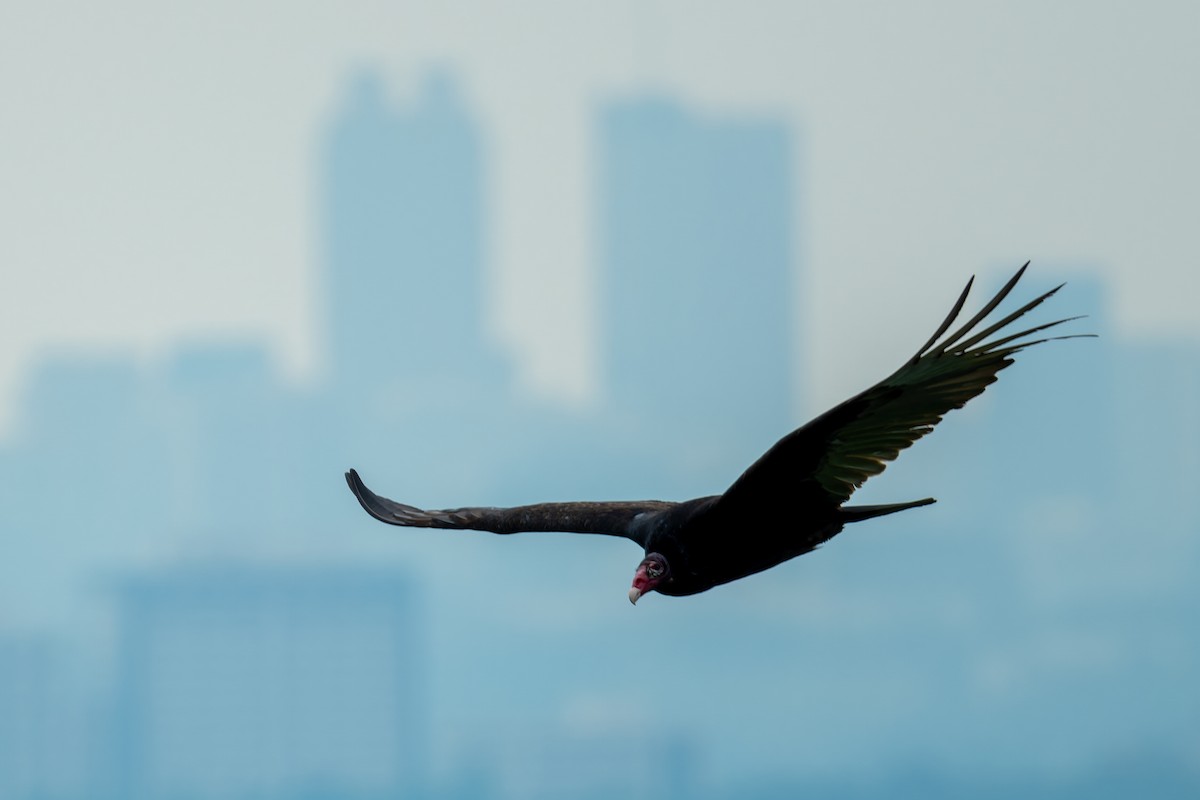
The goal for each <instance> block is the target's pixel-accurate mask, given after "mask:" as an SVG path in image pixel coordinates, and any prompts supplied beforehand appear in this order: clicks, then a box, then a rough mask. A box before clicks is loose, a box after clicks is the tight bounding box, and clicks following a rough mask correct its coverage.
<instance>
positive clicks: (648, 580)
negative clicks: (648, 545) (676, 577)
mask: <svg viewBox="0 0 1200 800" xmlns="http://www.w3.org/2000/svg"><path fill="white" fill-rule="evenodd" d="M670 577H671V565H670V564H668V563H667V560H666V559H665V558H663V557H662V556H661V555H660V554H658V553H651V554H650V555H648V556H646V557H645V558H643V559H642V563H640V564H638V568H637V572H636V573H634V575H633V586H631V587H630V589H629V602H631V603H633V604H634V605H637V601H638V598H639V597H641V596H642V595H644V594H645V593H646V592H650V591H653V590H654V588H655V587H656V586H658V585H659V584H660V583H662V582H663V581H665V580H667V579H668V578H670Z"/></svg>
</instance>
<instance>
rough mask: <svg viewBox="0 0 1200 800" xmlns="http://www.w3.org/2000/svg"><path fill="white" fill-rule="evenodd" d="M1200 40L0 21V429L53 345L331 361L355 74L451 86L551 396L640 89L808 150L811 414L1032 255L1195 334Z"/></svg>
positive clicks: (719, 25)
mask: <svg viewBox="0 0 1200 800" xmlns="http://www.w3.org/2000/svg"><path fill="white" fill-rule="evenodd" d="M1197 30H1200V7H1198V6H1197V5H1196V4H1194V3H1190V2H1152V3H1142V4H1137V5H1136V6H1134V5H1132V4H1118V3H1085V2H1072V3H1067V2H1060V3H1054V4H1046V3H1039V2H1025V3H1014V2H998V3H956V2H933V3H929V2H923V3H902V4H896V3H885V2H864V3H796V2H757V3H752V4H747V3H741V2H732V1H730V2H706V3H695V2H665V1H664V2H656V3H632V2H624V3H607V4H606V3H586V2H569V3H568V2H558V1H552V0H534V1H532V2H503V3H500V2H496V3H491V2H473V3H468V2H461V1H460V2H438V3H432V2H429V3H413V2H407V3H399V2H398V3H385V2H344V3H337V4H333V3H313V2H299V3H297V2H262V3H254V4H245V3H234V2H228V1H227V0H214V1H213V2H208V3H203V4H200V3H192V4H176V3H172V4H163V3H157V2H148V1H147V0H113V1H112V2H108V3H103V4H95V3H83V2H74V3H47V4H37V5H34V4H23V3H12V2H10V3H6V4H4V5H3V6H0V97H2V98H3V102H4V111H3V124H2V125H0V219H3V220H4V225H3V228H2V230H3V233H2V234H0V269H2V270H3V274H4V279H5V280H4V290H3V292H0V419H3V420H5V421H6V423H7V424H9V425H11V422H12V420H11V419H9V415H10V414H11V413H12V410H13V408H14V405H13V392H14V391H15V390H16V389H17V387H18V385H19V377H20V375H21V371H22V369H23V368H24V367H25V366H26V365H28V364H29V363H30V361H31V359H33V358H35V357H36V356H37V355H38V354H39V353H40V352H43V351H45V350H46V349H47V348H56V349H57V348H64V347H71V348H75V347H86V348H88V349H91V350H105V349H112V348H126V347H135V348H137V349H138V350H139V351H140V352H143V353H145V354H155V353H159V352H162V351H163V350H164V349H165V348H166V347H168V346H169V345H170V344H171V343H172V342H174V341H176V340H177V339H179V338H195V337H201V336H203V337H208V336H212V335H214V334H216V335H234V334H247V333H249V334H252V335H262V336H265V337H268V338H269V340H270V341H271V342H272V344H273V346H274V347H275V348H276V349H277V351H278V353H279V355H280V357H281V358H282V359H283V360H284V361H285V362H286V364H287V365H288V367H289V369H290V370H291V371H292V373H293V374H294V375H296V376H297V377H298V378H301V379H302V378H303V377H304V376H306V375H311V374H312V371H313V370H315V369H318V368H319V365H320V361H321V354H320V353H318V352H316V351H315V347H316V343H317V342H318V341H319V340H320V337H319V335H318V334H317V332H316V331H317V329H316V326H317V325H319V324H320V319H319V316H318V309H319V308H320V302H319V299H318V298H317V297H316V296H315V294H316V292H317V291H318V286H317V285H316V282H315V276H316V274H317V269H318V267H319V264H318V257H317V248H316V245H317V243H318V230H317V226H316V209H315V201H314V198H315V177H314V175H315V172H314V167H315V160H316V156H317V152H318V142H319V137H320V136H321V132H322V128H323V125H324V123H325V122H326V121H327V119H328V117H329V115H330V113H331V111H332V108H333V106H334V103H335V99H336V97H337V94H338V91H339V88H340V87H341V86H342V84H343V81H344V80H345V79H346V77H347V75H348V73H349V72H350V71H351V70H353V69H354V68H355V67H356V66H359V65H363V64H370V65H374V66H377V67H378V69H379V70H380V71H381V72H382V74H383V75H384V76H385V77H386V78H387V79H388V80H389V82H390V85H391V86H392V87H393V89H394V91H395V93H396V95H397V99H401V100H402V99H403V98H404V97H405V96H407V95H409V94H411V92H412V91H414V89H415V86H416V84H417V81H418V78H419V75H420V72H421V70H422V69H423V68H425V67H426V66H428V65H430V64H445V65H448V66H449V67H451V68H452V69H453V70H455V71H456V72H457V73H458V74H459V76H460V78H461V83H462V86H463V90H464V93H465V95H466V96H467V97H468V99H469V101H470V102H471V103H473V104H474V106H475V108H476V109H477V114H478V119H479V121H480V122H481V124H482V125H483V126H484V131H485V133H484V136H485V140H486V143H487V148H488V154H489V156H490V158H491V159H492V161H491V174H490V175H489V192H490V194H491V199H492V204H491V212H492V216H491V219H490V225H491V228H490V231H489V236H490V239H491V262H490V263H489V265H488V268H489V270H490V294H491V297H492V305H491V309H490V315H491V316H490V325H491V327H492V329H493V330H494V331H495V333H496V334H497V335H498V336H500V337H501V338H502V339H503V340H504V341H505V342H506V343H507V344H508V345H509V346H510V347H511V348H512V350H513V351H514V352H515V353H516V354H517V356H518V360H519V368H520V371H521V376H522V380H523V382H524V384H525V385H526V386H527V387H528V388H529V389H530V390H532V391H534V392H537V393H542V394H545V395H549V396H553V397H558V398H562V399H563V400H566V401H571V402H586V401H587V399H588V398H589V397H591V396H592V394H593V392H594V390H595V388H596V386H595V376H594V366H595V364H596V357H597V354H596V348H595V340H594V337H593V329H594V319H595V311H594V309H593V307H592V304H591V300H590V296H591V288H592V286H593V285H594V281H595V277H594V274H593V269H594V264H593V263H592V260H591V259H592V256H591V253H592V249H593V248H592V239H593V236H594V233H593V231H592V229H591V227H590V223H589V220H590V216H589V215H590V214H591V211H592V208H591V205H592V195H591V191H592V186H593V184H594V177H595V176H594V175H593V174H592V169H593V167H592V164H591V159H590V154H591V147H592V139H591V136H592V123H593V120H594V112H595V108H596V105H597V103H598V102H600V101H602V100H603V99H604V98H607V97H613V96H619V95H623V94H627V93H630V92H635V91H639V90H645V89H661V90H664V91H666V92H669V93H671V94H674V95H678V96H682V97H683V98H685V99H686V100H687V101H689V102H691V103H693V104H694V105H695V106H696V107H697V108H700V109H704V110H708V111H711V112H712V113H713V114H718V115H730V114H752V115H758V116H761V115H770V116H776V117H781V118H783V119H785V120H787V121H788V122H790V123H791V124H792V125H794V126H795V128H796V130H797V132H798V141H799V143H800V144H799V147H800V152H799V154H798V156H799V157H798V158H797V159H796V163H797V170H798V174H797V176H796V179H797V185H798V197H799V199H800V202H799V204H798V208H797V212H796V213H797V226H798V231H799V233H798V237H799V241H798V243H797V253H798V254H799V258H800V260H801V264H802V265H803V270H802V273H801V274H800V276H799V281H798V284H797V289H796V292H797V302H798V303H799V304H800V306H799V307H800V308H801V310H802V312H803V317H802V320H801V325H800V329H799V331H798V335H801V336H804V337H806V341H808V342H809V346H808V347H807V348H806V349H807V350H808V352H809V353H810V355H809V356H808V357H807V359H806V360H807V362H808V364H809V365H810V366H811V370H812V371H811V374H810V375H806V376H805V384H806V387H805V393H806V396H807V399H808V404H809V405H810V406H812V405H824V404H826V403H828V402H831V401H834V400H836V399H838V398H839V397H840V396H843V395H844V394H846V393H847V392H849V391H852V390H856V389H858V388H861V387H862V386H863V385H865V384H866V383H867V382H869V381H873V380H874V379H876V378H877V377H879V375H880V374H882V373H883V372H884V371H886V370H889V369H890V368H891V367H892V366H894V364H895V363H896V361H897V360H898V359H899V358H902V357H903V356H905V355H907V353H908V351H909V350H910V349H911V348H912V346H914V345H915V344H918V343H919V342H920V341H922V340H923V338H924V336H925V335H926V334H927V332H928V331H927V329H928V328H929V327H930V320H931V319H932V318H934V317H937V316H938V314H939V313H941V310H942V309H943V308H944V306H945V305H946V304H947V302H948V301H949V300H950V299H951V298H952V297H953V295H954V293H955V292H956V290H957V289H958V287H959V286H960V285H961V282H962V281H963V280H964V279H965V277H966V275H967V274H969V273H970V272H974V271H991V270H1000V269H1005V270H1008V269H1011V268H1012V267H1013V266H1015V265H1016V264H1017V263H1018V262H1020V261H1023V260H1024V259H1026V258H1033V259H1034V260H1035V264H1040V265H1044V266H1045V268H1046V269H1047V270H1052V271H1053V272H1054V275H1055V276H1056V277H1057V276H1058V275H1059V274H1060V273H1065V272H1067V270H1066V269H1065V265H1071V264H1075V265H1080V266H1084V267H1089V268H1090V267H1098V268H1099V269H1100V270H1101V272H1102V274H1103V276H1104V277H1105V278H1106V279H1107V280H1109V281H1110V282H1111V286H1112V289H1113V306H1114V307H1113V309H1112V311H1113V318H1114V320H1115V323H1116V326H1117V329H1118V331H1120V332H1122V333H1129V334H1136V335H1163V336H1173V335H1179V334H1185V335H1187V336H1190V337H1193V338H1194V337H1197V336H1200V314H1197V313H1196V310H1195V301H1194V298H1195V297H1197V296H1198V295H1200V257H1198V254H1200V247H1198V245H1197V243H1196V234H1195V224H1196V219H1197V218H1200V189H1197V187H1200V155H1198V154H1197V148H1196V146H1195V142H1197V141H1200V104H1198V103H1196V101H1195V87H1196V85H1197V79H1198V78H1200V49H1198V48H1196V47H1195V34H1196V31H1197ZM1067 277H1069V274H1068V275H1067ZM897 297H903V298H904V303H905V304H907V305H908V306H909V307H908V308H903V307H900V308H896V307H889V306H890V305H891V304H892V303H893V302H894V301H895V298H897ZM851 313H853V315H854V317H855V319H856V320H861V319H862V318H863V315H864V314H867V315H875V316H876V317H877V318H878V319H879V320H880V324H879V325H878V326H872V325H868V326H863V325H855V326H854V327H853V329H852V330H847V327H849V326H847V325H844V324H843V323H842V322H840V320H841V319H843V318H844V317H846V316H848V315H850V314H851ZM893 331H894V332H895V333H894V334H893ZM835 337H836V338H838V339H840V340H841V342H842V344H841V345H840V346H839V347H838V348H836V349H837V352H836V353H835V352H834V348H831V347H829V346H828V345H826V344H825V343H827V342H831V341H832V340H833V339H834V338H835ZM847 352H849V353H857V354H861V356H860V357H858V358H856V359H853V360H850V359H846V358H845V354H846V353H847Z"/></svg>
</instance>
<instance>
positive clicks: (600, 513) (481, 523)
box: [346, 470, 676, 547]
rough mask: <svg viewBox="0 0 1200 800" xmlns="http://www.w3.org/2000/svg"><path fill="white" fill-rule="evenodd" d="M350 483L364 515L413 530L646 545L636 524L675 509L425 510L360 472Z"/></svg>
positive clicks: (658, 504)
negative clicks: (380, 490)
mask: <svg viewBox="0 0 1200 800" xmlns="http://www.w3.org/2000/svg"><path fill="white" fill-rule="evenodd" d="M346 483H348V484H349V485H350V491H352V492H354V496H355V497H357V498H358V502H359V503H360V504H361V505H362V507H363V508H364V509H366V512H367V513H368V514H370V515H371V516H372V517H374V518H375V519H377V520H380V521H381V522H386V523H388V524H389V525H405V526H408V527H413V528H457V529H470V530H476V531H491V532H492V533H521V532H523V531H563V532H567V533H599V534H604V535H607V536H624V537H625V538H626V539H631V540H633V541H635V542H637V543H638V544H640V545H642V546H643V547H644V546H645V544H646V543H645V541H644V540H643V537H642V535H641V533H640V530H641V526H635V525H634V524H633V523H634V520H636V519H638V517H639V516H641V515H643V514H655V513H658V512H661V511H666V510H667V509H669V508H673V507H674V506H675V505H676V504H675V503H668V502H664V501H661V500H641V501H636V502H627V503H538V504H536V505H531V506H515V507H513V508H487V507H478V508H450V509H444V510H432V511H426V510H423V509H420V508H416V507H414V506H408V505H405V504H403V503H397V502H396V501H395V500H389V499H387V498H386V497H380V496H379V495H377V494H375V493H374V492H372V491H371V490H370V489H368V488H367V486H366V484H364V483H363V482H362V478H360V477H358V472H356V471H355V470H350V471H349V472H347V473H346Z"/></svg>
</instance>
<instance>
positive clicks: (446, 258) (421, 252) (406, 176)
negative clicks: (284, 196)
mask: <svg viewBox="0 0 1200 800" xmlns="http://www.w3.org/2000/svg"><path fill="white" fill-rule="evenodd" d="M322 169H323V177H322V186H321V195H322V202H323V210H322V223H323V229H324V236H323V247H324V253H323V255H322V260H323V264H324V271H325V282H326V286H325V296H326V297H327V298H328V307H327V314H328V318H327V324H328V328H327V330H328V343H329V344H328V347H329V353H328V355H329V359H330V363H331V367H332V369H331V377H332V380H333V384H334V387H335V390H336V391H337V392H339V393H361V392H371V391H373V390H376V389H378V388H381V387H386V386H388V385H391V384H395V383H397V382H399V383H401V384H402V385H403V386H405V387H410V388H411V387H420V386H424V385H428V383H429V382H430V381H431V380H445V379H447V378H448V377H452V376H448V374H447V373H448V371H450V370H449V369H448V366H447V365H453V367H452V369H453V371H454V372H455V373H456V374H462V373H470V372H478V371H480V370H483V371H485V372H489V374H491V373H494V371H495V370H496V368H497V365H496V363H495V362H494V356H493V355H492V354H491V353H490V351H489V349H488V347H487V346H486V345H485V344H484V336H483V319H484V300H483V296H484V281H483V269H484V252H485V239H484V236H485V224H484V223H485V212H484V203H485V197H484V169H483V148H482V143H481V142H480V137H479V133H478V130H477V125H476V122H475V120H474V119H473V117H472V115H471V113H470V111H469V110H468V108H467V107H466V104H465V103H464V100H463V98H462V97H460V95H459V93H458V89H457V86H456V84H455V82H454V81H453V80H452V79H451V77H450V76H449V75H447V74H445V73H441V72H436V73H431V74H430V75H428V76H427V77H426V79H425V81H424V83H423V84H422V85H421V87H420V92H419V94H418V96H417V98H416V99H415V101H414V102H413V103H412V104H411V105H409V106H407V107H404V108H395V107H393V106H392V104H391V103H390V102H389V100H388V98H387V96H386V93H385V87H384V85H383V83H382V81H381V80H380V79H379V78H378V77H377V76H375V75H373V74H370V73H367V74H362V75H359V76H358V78H357V79H356V80H355V81H354V82H353V84H352V86H351V87H350V89H349V91H348V93H347V94H346V96H345V97H344V98H343V104H342V106H341V108H340V109H339V110H338V111H337V113H336V116H335V119H334V121H333V124H332V126H331V128H330V129H329V131H328V133H327V136H326V140H325V150H324V153H323V156H322Z"/></svg>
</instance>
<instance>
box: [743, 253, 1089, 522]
mask: <svg viewBox="0 0 1200 800" xmlns="http://www.w3.org/2000/svg"><path fill="white" fill-rule="evenodd" d="M1028 266H1029V264H1028V262H1027V263H1026V264H1025V266H1023V267H1021V269H1020V270H1018V271H1017V273H1016V275H1014V276H1013V277H1012V278H1011V279H1010V280H1009V281H1008V283H1006V284H1005V285H1004V287H1003V288H1002V289H1001V290H1000V291H999V292H998V293H997V294H996V296H995V297H993V298H992V299H991V300H990V301H989V302H988V303H987V304H986V305H985V306H984V307H983V309H982V310H981V311H980V312H979V313H978V314H976V315H975V316H974V317H972V318H971V319H970V320H969V321H968V322H967V323H966V324H965V325H963V326H962V327H961V328H959V329H958V330H956V331H955V332H954V333H952V334H950V335H948V336H946V338H945V339H941V341H940V343H939V339H940V337H941V336H942V334H944V333H945V332H946V331H947V330H949V328H950V326H951V324H953V322H954V320H955V318H956V317H957V316H958V313H959V311H961V310H962V306H963V304H964V302H965V301H966V298H967V294H968V292H969V291H970V289H971V283H970V282H968V283H967V288H966V289H964V290H963V293H962V294H961V295H960V296H959V298H958V301H957V302H956V303H955V305H954V308H953V309H952V310H951V312H950V314H949V316H947V317H946V320H945V321H944V322H943V323H942V324H941V326H939V328H938V330H937V332H936V333H935V334H934V335H933V337H931V338H930V339H929V341H928V342H927V343H926V344H925V345H924V346H923V347H922V348H921V349H920V350H919V351H917V353H916V355H914V356H913V357H912V358H911V359H910V360H909V361H908V362H906V363H905V364H904V366H902V367H901V368H900V369H898V370H896V372H894V373H893V374H892V375H890V376H888V377H887V378H885V379H884V380H882V381H880V382H879V383H877V384H875V385H874V386H872V387H871V388H870V389H867V390H866V391H865V392H862V393H860V394H858V395H855V396H854V397H852V398H850V399H849V400H846V401H845V402H843V403H840V404H839V405H837V406H835V407H834V408H832V409H830V410H829V411H827V412H825V413H824V414H822V415H821V416H819V417H817V418H816V419H814V420H812V421H811V422H809V423H808V424H806V425H804V426H803V427H801V428H799V429H797V430H795V431H793V432H792V433H790V434H788V435H787V436H785V437H784V438H783V439H781V440H780V441H779V442H778V443H776V444H775V446H774V447H772V448H771V449H770V450H768V451H767V452H766V454H764V455H763V456H762V457H761V458H760V459H759V460H758V461H756V462H755V463H754V464H753V465H751V467H750V468H749V469H748V470H746V472H745V473H743V474H742V476H741V477H740V478H738V480H737V481H736V482H735V483H734V484H733V486H731V487H730V488H729V491H727V492H726V493H725V495H724V497H723V498H722V500H721V505H722V506H723V507H724V508H725V510H730V511H733V510H736V509H738V508H750V507H760V506H761V505H762V504H763V503H772V502H785V501H786V502H800V503H815V504H821V505H827V506H838V505H841V504H842V503H844V502H845V501H846V500H848V499H849V497H850V495H851V494H853V492H854V490H855V489H857V488H858V487H860V486H862V484H863V483H864V482H865V481H866V480H867V479H868V478H870V477H871V476H872V475H878V474H879V473H880V472H883V470H884V467H885V466H887V462H889V461H891V460H893V459H895V458H896V456H898V455H899V454H900V451H901V450H903V449H904V448H906V447H908V446H909V445H911V444H912V443H913V442H915V441H916V440H917V439H919V438H921V437H922V436H924V435H925V434H927V433H929V432H930V431H931V430H933V426H934V425H936V424H937V423H938V422H940V421H941V419H942V416H943V415H944V414H946V412H948V411H950V410H951V409H955V408H961V407H962V406H963V405H964V404H965V403H966V402H967V401H968V400H970V399H971V398H972V397H975V396H976V395H978V394H980V393H982V392H983V390H984V389H986V388H987V387H988V385H990V384H991V383H993V382H994V381H995V380H996V376H997V373H999V372H1000V370H1002V369H1004V368H1005V367H1007V366H1008V365H1009V364H1011V363H1012V356H1013V355H1014V354H1015V353H1017V352H1019V351H1020V350H1022V349H1024V348H1026V347H1030V346H1032V345H1035V344H1040V343H1042V342H1045V341H1048V340H1049V339H1048V338H1041V339H1034V340H1029V339H1027V338H1026V337H1028V336H1030V335H1032V334H1035V333H1038V332H1040V331H1044V330H1046V329H1048V328H1052V327H1054V326H1056V325H1061V324H1062V323H1064V322H1069V321H1071V320H1073V319H1079V318H1078V317H1070V318H1068V319H1060V320H1056V321H1054V322H1050V323H1046V324H1044V325H1038V326H1036V327H1032V328H1028V329H1025V330H1022V331H1020V332H1018V333H1013V334H1011V335H1007V336H1004V337H1002V338H999V339H995V340H993V341H991V342H985V341H984V340H985V339H987V337H988V336H991V335H992V334H994V333H997V332H999V331H1001V330H1002V329H1003V328H1005V327H1006V326H1008V325H1009V324H1011V323H1012V322H1014V321H1016V320H1017V319H1019V318H1020V317H1022V316H1023V315H1024V314H1026V313H1027V312H1029V311H1031V310H1032V309H1034V308H1035V307H1037V306H1038V305H1041V303H1042V302H1044V301H1045V300H1046V299H1048V298H1049V297H1051V296H1052V295H1053V294H1054V293H1055V292H1057V291H1058V290H1059V289H1061V288H1062V286H1061V285H1060V286H1058V287H1055V288H1054V289H1051V290H1050V291H1049V292H1046V293H1045V294H1043V295H1041V296H1039V297H1036V298H1034V299H1033V300H1031V301H1030V302H1028V303H1026V304H1025V305H1023V306H1021V307H1020V308H1018V309H1017V310H1016V311H1013V312H1012V313H1010V314H1008V315H1007V316H1005V317H1004V318H1003V319H1001V320H999V321H997V322H995V323H993V324H991V325H989V326H988V327H986V328H984V329H983V330H980V331H978V332H975V333H972V332H973V331H974V329H975V327H976V326H977V325H979V324H980V323H981V322H982V321H983V320H984V318H985V317H987V315H988V314H989V313H991V312H992V311H993V310H994V309H995V308H996V306H998V305H999V304H1000V303H1001V302H1002V301H1003V300H1004V299H1005V298H1006V297H1007V296H1008V294H1009V293H1010V292H1011V291H1012V290H1013V287H1015V286H1016V284H1017V281H1019V280H1020V278H1021V276H1022V275H1023V274H1024V272H1025V269H1026V267H1028ZM973 280H974V279H972V281H973ZM1085 335H1086V334H1085ZM968 337H969V338H968ZM1049 338H1056V339H1071V338H1077V337H1075V336H1058V337H1049Z"/></svg>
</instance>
